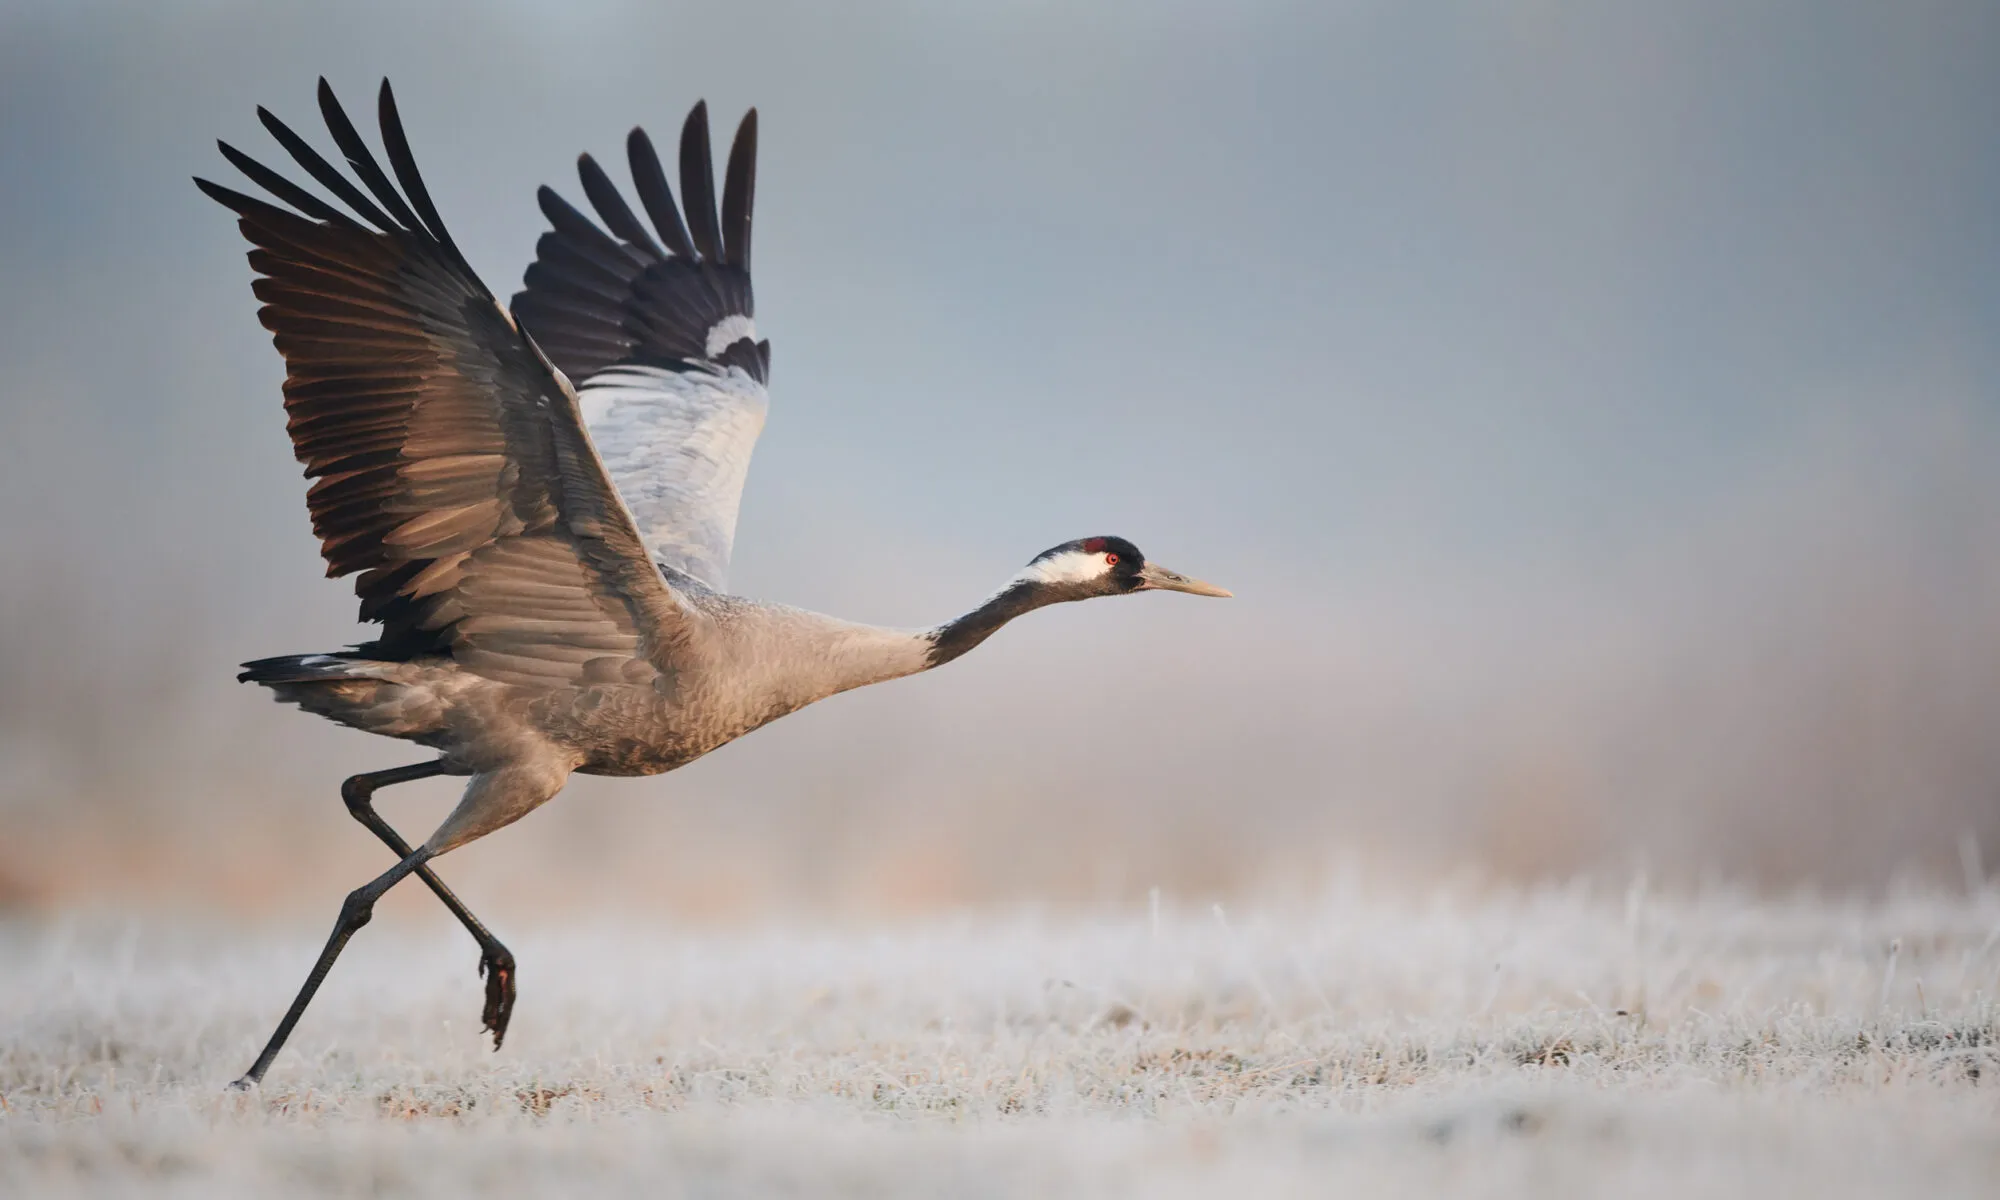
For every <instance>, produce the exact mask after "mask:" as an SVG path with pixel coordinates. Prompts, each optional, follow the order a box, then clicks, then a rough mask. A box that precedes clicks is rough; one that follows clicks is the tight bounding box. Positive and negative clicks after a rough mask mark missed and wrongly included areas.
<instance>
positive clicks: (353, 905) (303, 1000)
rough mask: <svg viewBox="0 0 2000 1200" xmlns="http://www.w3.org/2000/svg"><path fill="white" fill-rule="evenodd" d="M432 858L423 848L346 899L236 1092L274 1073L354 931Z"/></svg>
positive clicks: (352, 892) (239, 1081)
mask: <svg viewBox="0 0 2000 1200" xmlns="http://www.w3.org/2000/svg"><path fill="white" fill-rule="evenodd" d="M431 854H432V851H431V850H430V848H429V847H420V848H418V849H417V850H415V851H413V852H411V853H410V854H409V855H408V856H406V857H405V858H404V859H403V861H402V862H399V863H397V864H396V865H395V866H393V867H390V868H389V869H388V870H387V871H384V872H382V874H380V875H378V876H376V877H375V878H374V879H373V880H371V881H369V882H368V883H364V884H362V885H361V886H360V887H358V888H355V889H354V890H353V891H351V892H349V893H348V894H347V899H346V900H345V901H343V902H342V903H341V905H340V919H339V920H338V921H335V922H334V925H333V936H332V937H330V938H328V939H327V940H326V949H324V950H322V951H320V954H319V961H318V962H316V963H314V964H313V969H312V974H310V975H307V976H306V982H305V985H304V986H303V987H301V988H299V995H298V998H297V999H296V1000H293V1001H292V1007H291V1008H290V1009H288V1010H286V1012H285V1019H284V1020H282V1021H280V1022H278V1028H277V1031H276V1032H275V1033H273V1034H272V1035H271V1040H270V1041H268V1042H266V1043H265V1044H264V1052H263V1053H262V1054H259V1055H258V1056H257V1061H256V1062H254V1063H251V1064H250V1069H249V1070H248V1071H245V1072H243V1078H241V1079H239V1080H237V1081H236V1083H235V1084H234V1086H235V1087H236V1088H238V1089H247V1088H253V1087H256V1086H257V1084H258V1082H259V1081H260V1080H262V1079H263V1078H264V1072H265V1071H268V1070H270V1069H271V1060H272V1059H274V1058H276V1057H278V1051H279V1050H281V1049H283V1048H284V1045H285V1039H286V1038H288V1037H290V1036H292V1026H294V1025H297V1024H298V1023H299V1017H300V1016H302V1015H303V1014H304V1013H305V1011H306V1005H308V1004H311V1003H312V998H313V993H314V992H317V991H318V990H319V985H320V982H321V981H322V980H324V979H325V978H326V973H327V972H328V971H330V970H332V969H333V960H334V959H336V958H339V957H340V952H341V950H342V948H344V947H345V946H346V945H347V939H348V938H351V937H353V936H354V931H355V930H357V929H359V928H361V927H362V926H363V925H366V924H367V923H368V919H369V918H370V917H372V916H374V915H375V901H376V900H378V899H380V898H381V895H382V893H383V892H386V891H388V890H389V889H390V888H392V887H395V886H396V884H397V883H399V882H401V880H402V878H403V876H405V875H408V874H409V873H410V872H412V871H415V870H418V869H419V868H421V867H422V866H423V865H424V860H425V859H427V858H429V857H431Z"/></svg>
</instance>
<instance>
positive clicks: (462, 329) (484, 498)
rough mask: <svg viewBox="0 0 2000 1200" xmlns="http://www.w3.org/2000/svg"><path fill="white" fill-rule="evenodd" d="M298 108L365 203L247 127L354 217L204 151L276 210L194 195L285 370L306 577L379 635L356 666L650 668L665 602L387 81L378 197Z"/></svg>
mask: <svg viewBox="0 0 2000 1200" xmlns="http://www.w3.org/2000/svg"><path fill="white" fill-rule="evenodd" d="M319 104H320V111H321V113H322V114H323V115H324V116H325V118H326V123H327V127H328V130H329V131H330V132H331V133H332V134H333V138H334V141H335V142H336V143H338V144H339V147H340V150H341V152H342V154H343V155H344V156H345V157H346V160H347V165H348V166H349V167H350V168H352V170H353V172H354V175H355V176H356V177H358V178H359V179H360V181H361V183H362V184H364V185H366V187H367V192H366V193H364V192H363V191H362V190H361V188H359V187H357V186H355V184H354V182H353V181H352V180H350V179H349V178H348V177H347V176H346V175H345V174H343V173H342V172H340V171H339V170H337V169H336V168H335V167H334V166H333V165H332V164H330V163H329V162H327V160H326V159H324V158H322V157H321V156H320V155H319V153H318V152H317V151H315V150H313V149H312V147H311V146H309V145H307V144H306V142H305V140H304V139H302V138H300V137H299V136H298V135H297V134H296V133H293V132H292V131H291V130H290V129H289V128H287V127H286V126H285V125H284V124H283V123H282V122H280V121H279V120H278V119H277V118H276V117H274V116H272V115H271V114H270V113H268V112H266V111H264V110H263V109H259V110H258V113H257V115H258V116H259V117H260V118H262V120H263V122H264V125H265V127H266V128H267V129H269V130H270V131H271V134H272V135H273V136H274V137H276V138H277V140H278V142H279V143H280V144H282V145H283V146H284V148H285V149H286V150H287V151H289V152H290V153H291V156H292V158H293V159H295V160H296V161H297V163H298V164H299V165H300V166H301V167H303V168H304V169H305V170H306V171H307V172H308V173H309V174H310V175H312V177H313V178H314V179H316V180H317V181H318V182H319V183H320V184H321V186H323V187H324V188H325V189H326V190H327V191H328V192H331V193H332V194H333V195H334V196H335V197H337V198H338V199H339V200H340V201H341V202H343V203H344V204H346V205H347V206H348V208H350V209H351V210H353V213H354V214H356V215H358V216H359V217H360V218H361V219H360V220H356V219H355V217H354V216H350V215H349V214H348V213H345V212H342V211H340V210H339V209H337V208H335V207H334V206H333V205H332V204H330V203H328V202H327V201H326V200H324V199H322V198H321V197H320V196H318V195H315V194H314V193H313V192H311V191H309V190H307V189H306V188H303V187H300V186H299V185H298V184H296V183H293V182H292V181H291V180H288V179H286V178H285V177H284V176H282V175H280V174H278V173H277V172H275V171H273V170H271V169H270V168H268V167H265V166H264V165H262V164H261V163H258V162H256V161H255V160H253V159H251V158H250V157H248V156H247V155H245V154H243V153H241V152H240V151H238V150H236V149H234V148H233V147H231V146H229V145H226V144H223V145H222V153H223V155H224V157H226V158H228V159H229V161H230V162H231V163H233V164H235V166H236V167H237V168H238V169H239V170H241V171H242V172H243V173H244V174H245V175H246V176H248V177H249V178H250V180H251V181H252V182H254V183H256V184H257V185H259V186H260V187H262V188H263V189H264V190H265V191H267V192H269V193H270V194H271V195H272V196H273V197H275V198H276V199H278V200H280V201H283V202H284V204H286V205H289V206H290V209H287V208H284V207H280V206H279V205H275V204H271V203H268V202H266V201H263V200H259V199H255V198H253V197H250V196H246V195H243V194H242V193H239V192H235V191H231V190H230V189H228V188H224V187H219V186H217V185H215V184H213V183H210V182H208V181H206V180H201V179H197V180H196V181H195V182H196V184H197V185H199V186H200V188H201V190H202V191H204V192H206V193H207V194H208V195H209V196H211V197H213V198H214V199H216V200H218V201H220V202H222V203H223V204H224V205H226V206H228V207H229V208H230V209H232V210H234V211H235V212H236V213H237V215H238V216H239V217H240V218H241V219H240V222H239V225H240V228H241V229H242V231H243V234H244V236H245V237H247V238H248V239H249V240H250V242H251V243H252V244H253V245H254V246H255V247H256V249H254V250H252V251H251V252H250V263H251V266H253V267H254V268H255V269H256V271H257V273H258V276H259V278H258V279H257V281H256V284H255V291H256V293H257V296H258V298H259V299H260V300H262V301H263V302H264V307H263V308H262V309H261V310H260V312H259V317H260V318H261V320H262V321H263V323H264V326H265V327H266V328H268V329H270V330H271V332H272V334H273V335H274V340H275V341H276V343H277V346H278V350H279V352H280V353H281V354H283V355H284V358H285V366H286V380H285V409H286V411H287V412H288V413H289V414H290V417H291V419H290V422H289V424H288V426H287V428H288V429H289V431H290V433H291V436H292V446H293V449H294V451H295V452H296V453H297V455H298V458H299V461H300V462H302V463H304V464H305V468H306V472H305V473H306V475H307V477H308V478H311V479H314V480H316V482H315V483H314V484H313V486H312V488H311V490H310V491H309V492H308V493H307V497H306V501H307V505H308V506H309V508H310V509H311V511H312V520H313V531H314V532H315V533H317V534H318V535H319V537H320V539H321V552H322V553H323V554H324V555H325V556H326V561H327V574H328V575H329V576H340V575H348V574H352V573H354V572H359V573H360V575H359V578H357V579H356V581H355V585H354V590H355V592H356V593H357V594H358V595H359V596H360V597H361V618H362V620H364V621H379V622H381V624H382V626H383V631H382V635H381V637H380V638H379V639H378V640H377V641H376V642H374V643H371V644H370V645H369V646H368V647H366V650H367V652H368V653H369V654H371V655H373V656H376V657H382V658H390V659H407V658H411V657H415V656H418V655H424V654H437V653H448V654H449V655H451V657H452V658H454V659H456V660H457V661H458V662H459V663H460V664H461V665H462V666H463V667H465V668H466V669H468V670H470V671H473V672H475V673H478V674H481V675H484V676H487V677H488V678H492V679H496V680H500V681H503V682H510V683H530V684H532V683H542V684H551V683H562V682H566V681H576V680H580V679H587V678H593V677H595V675H596V674H598V673H600V672H601V671H603V670H615V669H616V665H617V664H619V663H625V662H629V661H630V660H631V659H633V658H642V659H648V658H649V659H652V660H653V661H655V662H660V661H664V659H665V657H666V656H667V655H666V654H665V653H663V652H668V651H670V650H671V648H672V647H673V646H675V645H678V644H679V642H680V640H681V638H682V637H683V636H684V633H685V630H686V629H687V620H688V614H687V611H686V610H685V608H684V607H683V605H682V601H681V598H680V597H679V596H678V595H677V594H676V593H675V592H674V591H673V590H672V589H671V588H670V587H669V586H668V584H667V583H666V581H665V580H664V579H662V578H661V576H660V573H659V572H658V571H656V570H655V569H654V568H653V566H652V564H651V563H650V562H648V561H647V558H646V554H645V549H644V547H643V546H642V545H641V544H640V542H639V538H638V533H637V530H636V529H634V527H633V525H632V518H631V516H630V514H629V513H627V512H626V511H625V509H624V506H623V505H622V504H621V503H620V501H619V498H618V495H617V493H616V492H615V491H614V490H613V489H612V487H611V485H610V483H609V482H608V481H607V479H606V478H605V474H604V467H603V465H602V463H600V462H599V460H598V457H597V455H596V453H595V452H594V451H593V450H592V448H591V444H590V439H589V437H588V435H587V434H586V432H585V430H584V426H583V422H582V416H581V414H580V413H579V412H578V409H577V404H576V398H575V396H574V394H573V393H572V392H571V391H570V389H569V388H568V387H567V386H566V385H565V384H564V383H563V381H562V380H561V379H560V377H559V376H557V374H556V373H555V371H554V370H553V369H551V367H550V366H549V364H548V362H547V360H546V359H544V358H543V357H542V356H541V354H540V352H539V351H538V350H537V349H536V348H535V345H534V343H533V342H532V341H530V340H529V339H528V338H527V337H525V336H523V335H522V333H521V332H520V330H518V329H517V328H516V327H515V325H514V322H513V320H512V318H510V317H509V316H508V315H507V314H506V312H504V311H503V310H502V309H501V308H500V306H499V304H498V303H497V302H496V301H495V300H494V298H493V294H492V293H491V292H489V291H487V289H486V286H485V285H484V284H482V283H481V282H480V281H479V278H478V276H476V275H475V274H473V271H472V268H471V267H470V266H469V265H467V263H466V261H465V258H464V256H463V255H461V254H460V253H459V250H458V247H457V246H456V245H454V244H453V242H452V240H451V235H450V234H448V233H446V232H445V227H444V222H443V221H442V220H441V219H440V218H439V217H438V213H437V209H436V207H435V206H434V205H433V204H432V203H431V199H430V195H429V193H428V192H427V191H426V190H425V188H424V184H423V180H422V178H421V177H419V175H418V174H417V167H416V161H415V159H414V158H412V156H411V154H410V148H409V142H408V140H407V139H406V138H405V137H404V135H403V127H402V122H401V121H400V120H399V118H398V117H397V113H396V102H395V97H394V95H393V94H392V93H391V92H390V90H389V84H388V81H387V80H384V81H383V83H382V92H381V98H380V117H381V125H382V140H383V143H384V146H385V147H386V148H387V150H388V153H389V161H390V164H391V166H392V167H393V168H394V170H395V174H396V179H397V181H398V182H399V183H400V184H401V191H400V192H399V191H398V189H397V187H396V185H395V184H392V183H391V182H390V181H389V179H388V177H387V176H386V175H385V174H384V173H383V171H382V168H381V166H380V165H379V164H378V163H377V162H376V160H375V158H374V156H373V154H371V153H370V151H369V149H368V146H367V144H366V143H365V142H363V141H362V139H361V136H360V135H359V134H358V133H356V132H355V129H354V125H353V123H352V122H350V121H349V120H348V118H347V114H346V113H345V112H343V111H342V110H341V107H340V104H339V102H338V101H337V100H335V98H334V95H333V90H332V89H331V88H329V87H328V86H327V83H326V80H324V79H322V80H320V84H319ZM293 210H296V211H293ZM364 222H365V224H364ZM593 660H608V661H607V662H606V663H605V664H604V665H603V666H601V667H598V668H596V669H595V670H594V669H593Z"/></svg>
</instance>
